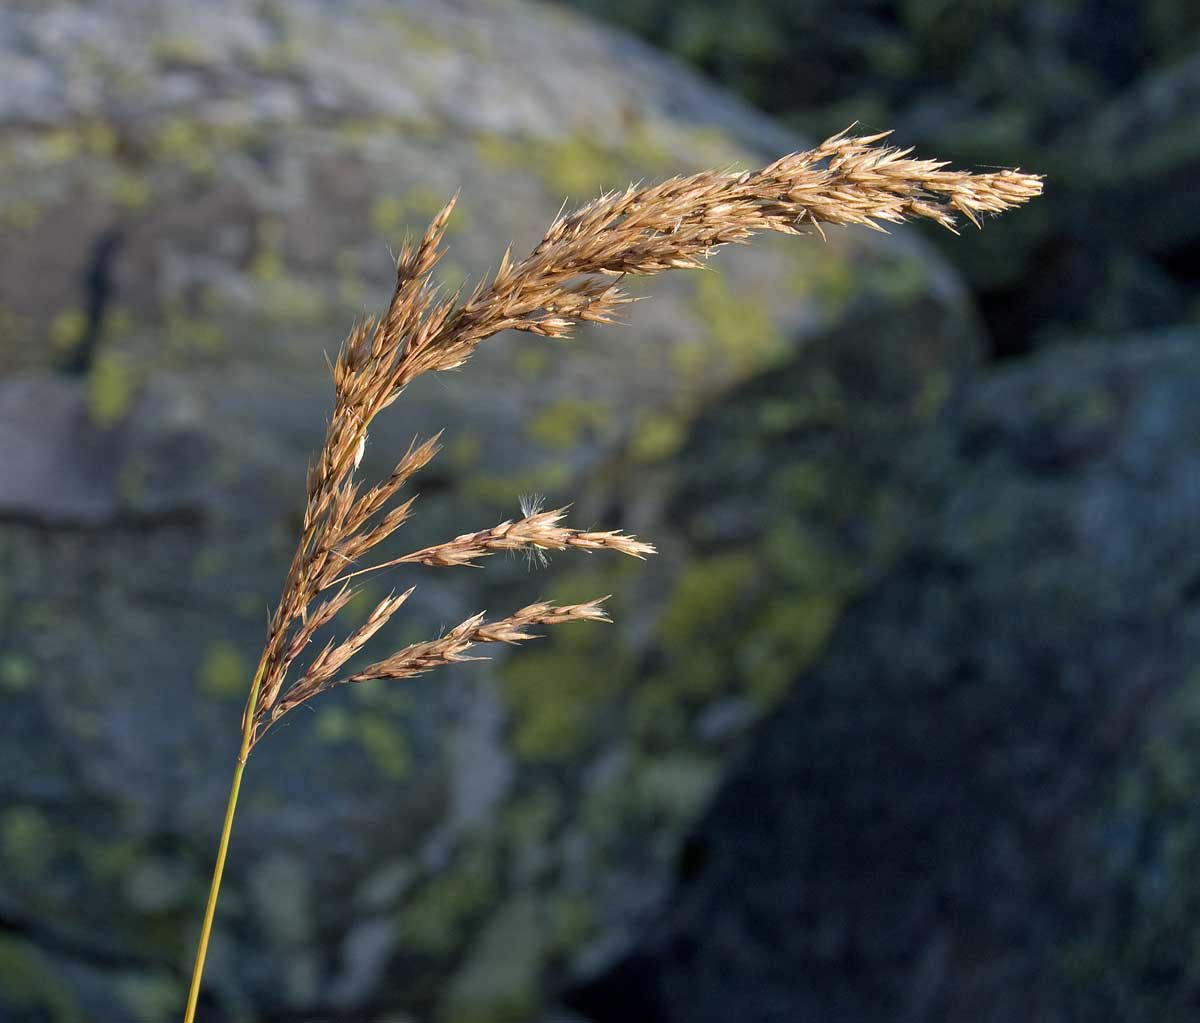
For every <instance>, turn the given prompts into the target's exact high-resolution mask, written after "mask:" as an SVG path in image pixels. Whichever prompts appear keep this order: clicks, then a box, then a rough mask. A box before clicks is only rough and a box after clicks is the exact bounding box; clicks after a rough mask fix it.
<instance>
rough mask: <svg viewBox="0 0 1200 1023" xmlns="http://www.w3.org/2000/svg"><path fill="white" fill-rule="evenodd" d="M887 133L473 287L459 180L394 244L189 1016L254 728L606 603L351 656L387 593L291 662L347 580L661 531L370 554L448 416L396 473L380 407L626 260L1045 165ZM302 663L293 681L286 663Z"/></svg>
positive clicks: (951, 195)
mask: <svg viewBox="0 0 1200 1023" xmlns="http://www.w3.org/2000/svg"><path fill="white" fill-rule="evenodd" d="M886 137H887V133H882V134H877V135H870V136H863V137H854V136H851V135H849V134H847V133H841V134H839V135H836V136H834V137H832V138H830V139H828V140H826V141H825V142H823V143H821V144H820V145H819V146H817V147H815V148H814V149H811V150H807V151H804V152H798V153H792V154H789V155H788V156H785V157H783V158H781V159H779V160H776V161H775V162H774V163H771V164H769V165H767V166H766V167H763V168H761V169H759V170H754V171H746V172H733V171H715V170H714V171H703V172H701V173H699V174H692V175H687V176H680V177H674V178H670V179H668V180H666V181H663V182H660V183H659V184H655V185H651V186H648V187H633V186H631V187H629V188H627V189H625V190H624V191H620V192H614V193H610V194H607V195H602V196H600V197H599V198H598V199H596V200H594V201H593V202H590V203H588V204H587V205H585V206H583V207H581V208H580V209H578V210H576V211H575V212H573V213H570V214H565V215H564V214H560V215H559V216H558V217H557V218H555V220H554V221H553V223H552V224H551V225H550V227H549V229H548V230H547V231H546V233H545V235H544V236H543V238H542V240H541V241H540V242H539V243H538V244H537V246H535V248H534V249H533V251H532V252H530V253H529V254H528V255H527V256H525V257H524V258H522V259H520V260H514V258H513V254H512V250H511V248H510V249H509V251H507V252H505V253H504V255H503V257H502V258H501V260H500V263H499V265H498V267H497V269H496V271H495V273H494V274H492V275H491V276H490V278H486V279H484V280H483V281H481V282H480V283H479V285H478V286H477V287H475V288H474V290H472V291H471V292H470V293H469V294H466V295H465V296H464V294H463V293H461V292H456V293H453V294H446V293H444V292H443V291H442V289H441V288H439V286H438V285H437V283H436V281H435V280H434V271H435V269H436V267H437V265H438V263H439V261H440V260H441V258H442V256H443V253H444V248H443V242H444V238H445V233H446V226H447V224H448V222H449V220H450V216H451V213H452V212H453V209H454V204H455V200H456V198H457V197H455V198H452V199H451V200H450V201H449V202H448V203H447V204H446V206H445V207H444V208H443V209H442V210H441V211H440V212H439V213H438V214H437V215H436V216H435V217H434V218H433V220H432V221H431V222H430V224H429V226H428V227H427V228H426V229H425V232H424V234H423V235H422V236H421V238H420V239H419V240H417V241H416V243H415V244H405V245H404V247H403V248H402V249H401V251H400V254H399V256H398V257H397V259H396V284H395V288H394V290H393V292H392V297H391V300H390V302H389V303H388V305H387V308H386V310H385V311H384V312H383V314H382V315H380V316H376V317H366V318H364V319H362V320H360V321H359V322H358V323H356V324H355V325H354V326H353V328H352V329H351V331H350V334H349V336H348V337H347V338H346V340H345V342H344V343H343V344H342V347H341V350H340V351H339V353H338V356H337V359H336V360H335V361H334V363H333V366H332V376H333V390H334V401H333V410H332V413H331V415H330V418H329V423H328V426H327V429H326V432H325V440H324V443H323V445H322V447H321V450H320V452H319V453H318V455H317V457H316V459H315V461H314V462H313V464H312V465H311V466H310V468H309V472H308V480H307V495H306V501H305V507H304V514H303V518H302V527H301V535H300V539H299V542H298V544H297V546H296V551H295V554H294V555H293V557H292V560H291V564H290V565H289V567H288V570H287V574H286V576H285V579H284V585H283V589H282V592H281V595H280V599H279V603H278V604H277V606H276V607H275V610H274V611H273V613H272V614H271V616H270V620H269V625H268V629H267V635H266V641H265V644H264V648H263V652H262V657H261V660H260V666H259V669H258V671H257V673H256V675H255V678H254V682H253V685H252V686H251V690H250V695H249V698H248V700H247V703H246V708H245V713H244V715H243V719H242V726H243V735H242V747H241V752H240V754H239V762H238V769H237V773H236V775H235V779H234V786H233V789H232V791H231V793H230V802H229V807H228V809H227V812H226V819H225V827H224V830H223V832H222V837H221V844H220V849H219V853H218V859H217V865H216V868H215V870H214V879H213V886H212V888H211V891H210V895H209V902H208V905H207V907H206V912H205V922H204V926H203V928H202V932H201V939H200V944H199V948H198V951H197V958H196V967H195V970H194V971H193V976H192V986H191V990H190V993H189V999H188V1008H187V1011H186V1015H185V1023H192V1020H193V1019H194V1015H195V1010H196V1004H197V998H198V993H199V987H200V981H201V976H202V972H203V965H204V957H205V953H206V950H207V944H208V938H209V934H210V930H211V925H212V917H213V912H214V910H215V905H216V899H217V893H218V890H219V887H220V878H221V873H222V870H223V868H224V861H225V854H226V850H227V848H228V839H229V831H230V828H231V827H232V822H233V811H234V808H235V806H236V801H237V792H238V789H239V786H240V782H241V772H242V768H243V767H244V765H245V762H246V758H247V757H248V755H249V753H250V751H251V750H252V749H253V747H254V745H255V744H256V743H257V742H258V741H260V740H261V739H262V737H263V736H264V735H265V734H266V732H267V731H268V730H269V729H270V728H271V727H272V726H274V725H275V724H277V723H278V722H279V720H280V719H281V718H282V717H283V716H284V715H286V714H287V713H288V712H289V711H291V710H293V709H295V708H296V707H298V706H300V705H301V704H303V703H306V702H308V701H309V700H311V699H313V698H314V697H316V696H319V695H320V694H321V693H324V692H326V691H328V690H329V689H331V688H333V687H334V686H337V685H339V684H343V683H355V684H357V683H362V682H367V681H371V680H375V679H404V678H411V677H413V676H415V675H420V674H422V673H424V672H426V671H430V670H433V669H434V668H437V667H441V666H442V665H446V664H453V663H456V662H459V661H463V660H471V659H475V658H474V657H472V656H469V654H470V652H471V651H472V650H473V649H474V648H475V647H477V646H479V645H482V644H486V643H506V644H514V643H523V642H525V641H527V640H530V639H533V638H535V637H536V635H537V632H535V631H532V630H535V629H538V628H540V627H543V626H551V625H558V624H563V623H566V622H576V621H607V616H606V615H605V613H604V611H603V609H602V607H601V603H602V600H592V601H588V602H586V603H582V604H572V605H563V606H555V605H551V604H547V603H537V604H531V605H529V606H527V607H524V608H522V609H521V610H519V611H517V612H515V613H513V614H511V615H509V616H507V617H502V618H498V619H496V620H494V621H491V622H488V621H485V619H484V617H483V615H482V614H477V615H474V616H472V617H470V618H468V619H467V620H466V621H464V622H462V623H461V624H459V625H457V626H455V627H454V628H453V629H451V630H450V631H449V632H447V633H445V634H444V635H442V636H440V637H437V638H435V639H431V640H427V641H425V642H421V643H414V644H411V645H409V646H406V647H404V648H403V649H401V650H398V651H396V652H395V653H393V654H392V655H391V656H389V657H386V658H384V659H383V660H379V661H376V662H374V663H372V664H369V665H367V666H366V667H364V668H361V669H360V670H357V671H347V669H348V665H349V662H350V661H351V660H352V659H354V658H355V657H356V656H357V655H359V654H360V653H361V652H362V651H363V649H364V648H365V646H366V645H367V643H368V642H369V641H370V640H371V639H372V638H373V637H374V636H375V635H376V634H377V633H378V632H379V631H380V630H381V629H383V628H384V627H385V626H386V625H387V624H388V622H389V621H390V620H391V619H392V618H393V616H394V615H395V614H396V613H397V612H398V611H399V610H400V608H401V607H402V606H403V605H404V604H405V602H406V601H407V600H408V599H409V598H410V597H411V595H412V593H413V590H412V588H409V589H407V590H405V591H404V592H402V593H400V594H394V593H393V594H391V595H389V596H388V597H386V598H384V599H383V600H381V601H380V602H379V603H378V604H377V605H376V606H375V608H374V609H373V610H372V611H371V613H370V614H369V615H368V616H367V619H366V621H365V622H363V623H362V624H361V625H359V626H358V627H357V628H355V629H353V630H351V631H350V632H348V633H347V634H345V635H344V636H343V638H341V639H330V640H328V641H327V642H326V643H325V645H324V646H322V647H321V649H320V650H319V651H318V652H317V653H316V654H315V656H313V657H311V659H309V660H308V663H307V665H306V666H305V667H304V668H303V670H300V671H296V670H294V669H295V666H296V664H297V662H298V661H300V660H301V659H302V658H303V657H304V656H305V654H306V651H307V650H308V649H309V647H310V645H311V644H312V643H313V641H314V640H315V639H316V637H317V635H318V634H319V633H321V632H322V630H325V629H327V628H331V627H333V626H334V625H335V623H336V620H337V618H338V615H339V614H340V613H341V612H342V611H343V610H344V609H345V608H346V606H347V604H348V603H349V602H350V601H351V600H352V599H353V598H354V596H355V594H356V593H357V592H358V591H357V590H356V589H355V588H354V587H353V586H352V585H351V581H352V580H353V579H355V578H357V577H358V576H361V575H363V574H366V573H369V572H377V571H381V570H384V569H387V568H394V567H397V566H400V565H423V566H432V567H449V566H459V565H472V564H475V563H477V562H479V561H480V560H481V559H483V558H486V557H488V556H489V555H491V554H494V553H495V552H497V551H506V550H508V551H511V550H524V551H526V552H532V553H534V554H538V553H540V552H542V551H546V550H569V549H574V550H582V551H587V552H593V551H615V552H617V553H619V554H625V555H628V556H631V557H637V558H644V557H646V556H647V555H650V554H653V553H654V548H653V547H652V546H651V545H650V544H647V543H644V542H642V541H641V540H638V539H637V538H636V537H632V536H628V535H626V534H624V533H622V532H619V531H595V532H589V531H583V530H578V529H572V528H568V527H566V526H564V525H562V521H563V517H564V514H565V509H556V510H553V511H542V510H541V509H540V507H530V508H524V509H523V511H522V516H521V518H519V519H516V520H508V521H505V522H502V523H500V524H498V525H496V526H493V527H491V528H490V529H483V530H480V531H478V532H474V533H465V534H463V535H461V536H457V537H455V538H454V539H452V540H448V541H446V542H444V543H441V544H436V545H433V546H430V547H424V548H422V549H420V550H417V551H413V552H412V553H410V554H406V555H403V556H401V557H398V558H393V559H390V560H387V561H382V562H378V563H375V564H371V563H368V562H365V559H367V557H368V555H370V553H371V552H372V551H373V550H374V549H375V548H376V547H377V546H378V545H379V544H381V543H383V542H384V541H385V540H387V539H388V538H389V537H391V536H392V534H393V533H395V532H396V530H398V529H399V528H400V527H401V526H402V525H403V524H404V523H405V522H406V521H407V520H408V518H409V517H410V515H411V514H412V511H413V505H414V500H415V498H413V497H408V498H407V499H405V500H399V499H398V498H399V495H400V493H401V491H402V490H403V489H404V488H405V486H406V484H408V483H409V482H410V481H411V480H412V479H413V477H414V476H416V474H417V473H419V472H420V471H421V470H422V469H424V468H425V466H427V465H428V464H429V462H430V461H431V460H432V459H433V458H434V457H435V456H436V455H437V453H438V450H439V445H438V440H439V438H440V434H438V435H435V436H433V437H430V438H428V439H425V440H422V441H419V442H418V441H414V442H413V444H412V445H411V446H410V447H409V449H408V450H407V451H406V452H405V453H404V455H403V456H402V457H401V458H400V460H399V461H398V462H397V463H396V466H395V468H394V469H393V470H392V471H391V472H390V473H389V474H388V476H387V477H386V478H384V479H381V480H379V481H377V482H375V483H373V484H371V485H369V486H367V485H364V483H363V482H362V481H360V480H359V479H358V472H359V467H360V465H361V462H362V458H363V452H364V450H365V448H366V443H367V436H368V433H369V430H370V428H371V424H372V422H373V421H374V419H375V417H376V416H378V415H379V414H380V413H381V412H382V411H383V410H384V409H386V408H387V407H388V406H389V405H391V404H392V403H393V402H394V401H396V399H397V398H399V396H400V395H401V394H402V393H403V392H404V390H405V388H406V387H407V386H408V385H409V384H410V383H411V382H412V381H413V380H414V379H416V378H417V377H419V376H421V375H422V374H424V373H436V372H442V371H445V370H450V369H455V368H457V367H459V366H461V365H462V364H463V363H464V362H465V361H466V360H467V359H469V358H470V356H471V354H472V353H473V352H474V351H475V349H476V348H477V347H478V346H479V345H480V344H482V343H483V342H484V341H486V340H487V339H488V338H490V337H492V336H494V335H495V334H497V333H499V332H500V331H503V330H517V331H525V332H527V333H531V334H535V335H540V336H542V337H546V338H556V339H562V338H567V337H569V336H570V334H571V332H572V330H573V329H574V328H575V327H576V326H577V325H578V324H579V323H601V324H603V323H613V322H615V321H616V320H617V314H618V312H619V311H620V309H621V308H622V306H624V305H626V304H627V303H629V302H630V301H632V299H631V298H630V297H629V296H628V295H626V294H625V293H624V292H623V291H622V289H621V282H622V279H623V278H624V277H626V276H649V275H653V274H658V273H662V272H663V271H666V270H673V269H693V268H698V267H701V266H703V265H704V260H705V259H706V258H707V257H708V255H709V254H710V253H711V252H713V251H714V250H715V249H717V248H719V247H721V246H723V245H729V244H741V243H745V242H747V241H749V240H750V239H751V238H752V237H753V236H754V235H756V234H758V233H760V232H764V231H773V232H777V233H781V234H789V235H794V234H802V233H805V232H807V231H809V230H813V231H816V232H818V233H820V234H821V235H822V236H824V226H825V225H851V224H861V225H863V226H866V227H869V228H874V229H877V230H883V229H884V226H885V225H887V224H896V223H900V222H901V221H904V220H913V219H924V220H930V221H932V222H934V223H935V224H938V225H940V226H942V227H945V228H948V229H950V230H955V229H956V224H957V220H958V217H959V216H962V217H965V218H966V219H967V220H969V221H970V222H971V223H973V224H975V225H976V226H979V225H980V223H981V221H982V218H983V217H984V216H985V215H990V214H997V213H1001V212H1003V211H1005V210H1008V209H1011V208H1012V207H1014V206H1018V205H1020V204H1022V203H1024V202H1026V201H1028V200H1029V199H1031V198H1033V197H1034V196H1036V195H1038V194H1039V193H1040V192H1041V188H1042V181H1041V178H1040V177H1039V176H1037V175H1033V174H1025V173H1022V172H1020V171H1016V170H1000V171H995V172H991V173H985V174H973V173H968V172H965V171H954V170H949V169H947V165H946V164H945V163H942V162H939V161H935V160H924V159H916V158H913V157H912V155H911V152H910V151H909V150H902V149H896V148H894V147H890V146H888V145H886V144H884V139H885V138H886ZM289 680H291V681H289Z"/></svg>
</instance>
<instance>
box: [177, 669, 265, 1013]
mask: <svg viewBox="0 0 1200 1023" xmlns="http://www.w3.org/2000/svg"><path fill="white" fill-rule="evenodd" d="M265 668H266V655H265V652H264V656H263V659H262V660H261V661H260V662H259V665H258V670H257V671H256V672H255V673H254V682H253V683H252V684H251V686H250V698H249V700H248V701H247V704H246V719H245V721H244V722H243V724H242V748H241V749H240V750H239V751H238V758H237V767H236V768H235V769H234V772H233V784H232V785H231V786H230V788H229V803H228V805H227V806H226V807H225V825H224V827H222V828H221V843H220V845H219V846H217V862H216V865H215V866H214V867H213V875H212V884H211V885H210V886H209V889H208V905H207V906H206V907H205V909H204V923H203V924H202V925H201V928H200V943H199V945H197V947H196V965H195V966H194V967H193V968H192V986H191V989H190V990H189V991H188V1000H187V1010H186V1012H185V1013H184V1016H183V1023H194V1021H195V1019H196V1003H197V1002H198V1001H199V1000H200V978H201V977H202V976H203V975H204V959H205V957H206V956H207V955H208V939H209V937H210V936H211V935H212V925H213V917H214V916H215V915H216V912H217V895H218V894H220V891H221V876H222V875H223V874H224V873H225V855H226V853H228V852H229V836H230V834H231V833H232V832H233V815H234V813H235V812H236V811H237V801H238V792H239V791H240V790H241V787H242V772H244V771H245V770H246V758H247V757H248V756H249V755H250V746H251V741H252V739H253V737H254V712H255V710H257V708H258V690H259V687H260V686H261V685H262V678H263V671H264V670H265Z"/></svg>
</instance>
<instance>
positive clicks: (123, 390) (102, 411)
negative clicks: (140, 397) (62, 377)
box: [87, 350, 142, 427]
mask: <svg viewBox="0 0 1200 1023" xmlns="http://www.w3.org/2000/svg"><path fill="white" fill-rule="evenodd" d="M141 379H142V374H141V373H140V372H139V371H138V369H137V368H136V367H135V366H134V365H133V363H132V362H131V361H130V360H129V359H128V358H127V357H126V356H125V355H124V354H122V353H121V352H111V351H104V350H101V351H100V352H99V353H97V355H96V358H95V360H94V361H93V363H92V367H91V370H90V371H89V373H88V377H87V404H88V411H89V412H90V413H91V417H92V422H94V423H95V424H96V425H97V426H101V427H107V426H112V425H114V424H115V423H118V422H120V420H121V419H123V418H124V417H125V415H126V414H127V413H128V412H129V410H130V408H131V407H132V406H133V402H134V399H135V397H136V396H137V390H138V386H139V384H140V382H141Z"/></svg>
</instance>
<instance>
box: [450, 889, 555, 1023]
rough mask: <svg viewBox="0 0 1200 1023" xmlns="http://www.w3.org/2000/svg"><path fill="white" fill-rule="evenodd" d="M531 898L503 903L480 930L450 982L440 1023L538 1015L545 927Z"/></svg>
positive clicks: (514, 1021) (511, 1021)
mask: <svg viewBox="0 0 1200 1023" xmlns="http://www.w3.org/2000/svg"><path fill="white" fill-rule="evenodd" d="M543 916H544V914H543V913H542V911H541V906H540V905H539V904H538V902H537V901H536V900H535V898H534V897H533V896H531V895H527V894H518V895H516V896H514V897H512V898H510V899H509V900H508V901H507V902H505V903H504V904H503V905H502V906H500V908H499V909H497V910H496V912H495V913H494V914H493V915H492V916H491V918H490V919H489V920H488V921H487V923H486V924H485V925H484V928H483V930H482V931H481V932H480V934H479V937H478V938H477V939H476V940H475V942H474V943H473V944H472V946H471V948H470V949H469V951H468V953H467V959H466V962H465V963H464V965H463V966H462V967H461V968H460V969H459V971H458V972H457V973H456V974H455V975H454V976H453V977H452V978H451V980H450V984H449V987H448V989H447V991H446V995H445V998H444V999H443V1001H442V1006H441V1010H440V1012H439V1014H438V1015H439V1019H441V1020H442V1021H444V1023H524V1021H525V1020H528V1019H529V1018H530V1017H531V1016H532V1015H533V1014H534V1013H535V1012H536V1010H537V1006H538V1002H539V990H538V980H539V978H540V974H541V970H542V963H543V957H544V945H545V942H546V937H547V935H546V921H545V920H544V918H543Z"/></svg>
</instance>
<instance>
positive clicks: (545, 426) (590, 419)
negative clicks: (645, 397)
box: [525, 398, 609, 450]
mask: <svg viewBox="0 0 1200 1023" xmlns="http://www.w3.org/2000/svg"><path fill="white" fill-rule="evenodd" d="M608 422H609V412H608V406H607V405H605V403H604V402H601V401H579V400H577V399H570V398H563V399H561V400H559V401H556V402H554V403H552V404H550V405H546V406H545V407H544V408H542V409H540V410H539V411H538V412H537V413H536V414H535V415H534V416H533V417H532V418H531V419H530V421H529V424H528V426H526V428H525V429H526V433H527V434H528V435H529V439H530V440H532V441H534V442H536V443H538V444H541V445H542V446H543V447H547V448H554V449H557V450H566V449H570V448H574V447H577V446H578V445H579V443H580V441H582V440H583V439H584V438H585V437H587V436H590V435H593V434H595V433H598V432H599V431H601V430H603V429H604V427H605V426H606V425H608Z"/></svg>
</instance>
